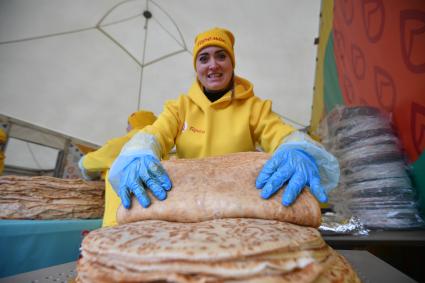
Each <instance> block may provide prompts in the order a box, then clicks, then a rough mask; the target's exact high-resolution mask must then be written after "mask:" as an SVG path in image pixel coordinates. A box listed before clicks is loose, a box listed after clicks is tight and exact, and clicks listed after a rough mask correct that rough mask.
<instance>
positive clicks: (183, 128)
mask: <svg viewBox="0 0 425 283" xmlns="http://www.w3.org/2000/svg"><path fill="white" fill-rule="evenodd" d="M271 106H272V103H271V101H270V100H261V99H260V98H258V97H257V96H255V95H254V92H253V85H252V84H251V83H250V82H249V81H247V80H245V79H243V78H241V77H236V76H235V78H234V91H229V92H227V93H226V94H225V95H224V96H223V97H221V98H220V99H218V100H217V101H215V102H210V100H208V98H207V97H206V96H205V94H204V93H203V91H202V88H201V85H200V83H199V82H198V81H196V82H195V83H194V84H193V85H192V87H191V88H190V90H189V92H188V95H181V96H179V98H178V99H177V100H172V101H168V102H167V103H166V104H165V106H164V111H163V112H162V113H161V115H160V116H159V117H158V119H157V120H156V121H155V123H154V124H153V125H150V126H146V127H145V128H143V129H142V130H141V131H142V132H146V133H150V134H152V135H154V136H155V137H156V138H157V140H158V142H159V143H160V145H161V147H162V155H163V156H162V157H165V156H166V155H167V153H168V152H169V151H170V149H171V148H172V147H173V146H174V145H176V150H177V157H178V158H201V157H206V156H214V155H223V154H228V153H234V152H242V151H255V149H256V143H258V144H259V145H260V146H261V147H262V148H263V149H264V150H265V151H266V152H268V153H272V152H273V151H274V150H275V149H276V148H277V147H278V146H279V145H280V142H281V141H282V139H283V138H284V137H286V136H287V135H289V134H290V133H292V132H293V131H294V130H295V129H294V128H293V127H292V126H290V125H288V124H285V123H284V122H283V121H282V120H281V119H280V117H279V116H278V115H277V114H276V113H274V112H273V111H272V108H271Z"/></svg>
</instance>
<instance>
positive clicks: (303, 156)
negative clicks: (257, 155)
mask: <svg viewBox="0 0 425 283" xmlns="http://www.w3.org/2000/svg"><path fill="white" fill-rule="evenodd" d="M287 181H288V185H287V186H286V189H285V191H284V193H283V196H282V204H283V205H284V206H289V205H291V204H292V203H293V202H294V201H295V199H296V198H297V196H298V195H299V194H300V192H301V190H302V189H303V188H304V187H305V186H309V187H310V191H311V193H312V194H313V195H314V196H315V197H316V198H317V199H318V200H319V201H320V202H327V200H328V198H327V196H326V193H325V190H324V189H323V187H322V185H321V184H320V175H319V170H318V168H317V165H316V162H315V160H314V158H313V157H312V156H311V155H309V154H308V153H307V152H305V151H304V150H302V149H293V148H284V147H282V146H281V147H279V148H278V149H277V150H276V151H275V153H274V154H273V156H272V157H271V158H270V159H269V160H268V161H267V162H266V164H265V165H264V167H263V169H262V170H261V171H260V174H259V175H258V177H257V180H256V183H255V185H256V187H257V189H262V190H261V197H262V198H264V199H268V198H270V197H271V196H272V195H273V194H274V193H276V192H277V191H278V190H279V189H280V188H281V187H282V186H283V184H284V183H285V182H287Z"/></svg>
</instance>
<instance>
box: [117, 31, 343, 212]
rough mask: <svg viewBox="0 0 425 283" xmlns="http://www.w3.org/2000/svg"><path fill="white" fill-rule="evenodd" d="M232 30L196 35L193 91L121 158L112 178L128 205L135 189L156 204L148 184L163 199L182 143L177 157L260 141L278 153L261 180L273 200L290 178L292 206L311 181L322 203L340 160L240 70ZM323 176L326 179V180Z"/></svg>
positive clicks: (286, 199)
mask: <svg viewBox="0 0 425 283" xmlns="http://www.w3.org/2000/svg"><path fill="white" fill-rule="evenodd" d="M233 46H234V37H233V34H232V33H231V32H230V31H228V30H225V29H222V28H213V29H211V30H208V31H205V32H203V33H201V34H199V35H198V36H197V37H196V38H195V45H194V48H193V63H194V67H195V71H196V78H197V79H196V81H195V82H194V83H193V85H192V87H191V88H190V90H189V92H188V94H187V95H181V96H180V97H179V98H178V99H176V100H173V101H168V102H167V103H166V104H165V107H164V111H163V112H162V113H161V115H160V116H159V117H158V119H157V121H155V123H154V124H153V125H151V126H147V127H145V128H144V129H143V130H141V131H140V132H138V133H137V134H135V135H134V137H133V138H132V139H131V140H130V141H129V142H128V143H127V144H126V145H125V146H124V147H123V150H122V151H121V153H120V155H119V156H118V158H117V159H116V160H115V161H114V163H113V165H112V167H111V172H110V181H111V184H112V186H113V187H114V189H115V191H116V192H117V194H118V196H119V197H120V198H121V202H122V204H123V206H124V207H126V208H129V207H130V204H131V201H130V200H131V195H132V194H133V195H135V196H136V198H137V199H138V201H139V202H140V204H141V205H142V206H143V207H148V206H149V205H150V199H149V196H148V194H147V191H146V190H147V189H149V190H151V192H152V193H153V195H154V196H155V197H156V198H157V199H159V200H164V199H165V198H166V196H167V193H166V192H167V191H168V190H170V189H171V187H172V184H171V180H170V178H169V177H168V175H167V173H166V172H165V170H164V169H163V167H162V166H161V164H160V162H159V160H160V159H161V158H164V157H165V156H166V155H167V153H168V152H169V151H170V149H171V148H172V147H173V146H174V145H175V146H176V150H177V157H178V158H201V157H206V156H212V155H223V154H228V153H234V152H242V151H254V150H255V146H256V144H257V143H258V144H259V145H260V146H261V147H262V148H263V149H264V150H265V151H266V152H269V153H273V156H272V158H271V159H270V160H269V161H268V162H267V163H266V164H265V165H264V167H263V169H262V170H261V172H260V174H259V176H258V178H257V181H256V186H257V188H259V189H261V196H262V197H263V198H265V199H268V198H269V197H270V196H271V195H273V194H274V193H275V192H276V191H277V190H279V188H280V187H282V185H283V184H284V183H285V182H287V181H288V186H287V187H286V189H285V192H284V194H283V198H282V204H283V205H286V206H288V205H290V204H291V203H292V202H293V201H294V200H295V198H296V197H297V195H298V194H299V193H300V191H301V190H302V189H303V188H304V186H305V185H308V186H309V187H310V190H311V192H312V193H313V195H315V197H316V198H317V199H318V200H319V201H321V202H326V201H327V197H326V191H328V190H330V189H332V188H333V187H334V186H336V184H337V181H338V176H339V167H338V162H337V161H336V159H335V158H334V157H333V156H332V155H331V154H329V153H327V152H326V151H325V150H324V149H323V148H322V147H321V146H320V145H318V144H316V143H315V142H314V141H312V140H311V139H310V138H308V137H307V136H306V135H303V134H301V133H300V132H297V131H296V130H295V129H294V128H292V127H291V126H290V125H287V124H285V123H283V122H282V121H281V119H280V118H279V116H278V115H276V114H275V113H273V112H272V109H271V102H270V101H263V100H261V99H260V98H258V97H256V96H255V95H254V93H253V85H252V84H251V83H250V82H249V81H247V80H245V79H243V78H240V77H238V76H236V75H235V74H234V68H235V55H234V50H233ZM321 181H322V183H321Z"/></svg>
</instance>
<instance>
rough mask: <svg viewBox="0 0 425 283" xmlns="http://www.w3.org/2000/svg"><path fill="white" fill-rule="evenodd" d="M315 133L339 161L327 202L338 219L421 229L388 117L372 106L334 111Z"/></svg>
mask: <svg viewBox="0 0 425 283" xmlns="http://www.w3.org/2000/svg"><path fill="white" fill-rule="evenodd" d="M318 134H319V136H320V137H321V138H322V143H323V145H324V146H325V147H326V148H327V149H328V150H329V151H330V152H331V153H333V154H334V155H335V157H336V158H337V159H338V160H339V164H340V168H341V176H340V182H339V184H338V187H337V188H336V189H335V190H333V191H332V192H331V193H330V195H329V202H330V204H331V206H332V207H333V208H334V210H335V211H336V212H337V214H339V215H340V217H342V216H341V215H344V217H345V218H348V217H350V216H355V217H358V218H359V220H360V221H361V222H362V223H363V224H364V225H365V226H366V227H368V228H374V229H377V228H378V229H409V228H416V227H421V226H423V225H424V222H423V219H421V217H420V215H419V212H418V207H417V205H418V203H417V198H418V196H417V194H416V191H415V189H414V188H413V186H412V184H411V181H410V179H409V175H408V172H407V171H408V166H407V164H406V162H405V160H404V155H403V152H402V150H401V146H400V142H399V140H398V138H397V136H396V135H395V134H394V132H393V130H392V128H391V123H390V119H389V116H387V115H385V114H383V113H381V112H380V111H379V109H377V108H373V107H367V106H360V107H345V106H338V107H336V108H334V110H333V111H331V112H330V113H329V114H328V115H327V116H326V117H325V119H324V120H323V121H322V123H321V125H320V129H319V132H318Z"/></svg>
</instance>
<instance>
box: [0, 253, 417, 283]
mask: <svg viewBox="0 0 425 283" xmlns="http://www.w3.org/2000/svg"><path fill="white" fill-rule="evenodd" d="M338 252H339V253H341V254H342V255H344V256H345V257H346V258H347V259H348V261H349V262H350V263H351V265H352V266H353V268H354V269H355V270H356V272H357V274H358V275H359V277H360V279H361V280H362V281H363V283H382V282H386V283H413V282H415V281H414V280H413V279H411V278H409V277H408V276H407V275H405V274H403V273H401V272H400V271H398V270H397V269H395V268H394V267H392V266H391V265H389V264H387V263H385V262H384V261H382V260H380V259H379V258H377V257H376V256H374V255H372V254H371V253H369V252H367V251H352V250H338ZM75 276H76V272H75V262H69V263H66V264H61V265H57V266H52V267H49V268H45V269H40V270H37V271H33V272H28V273H23V274H19V275H16V276H11V277H7V278H3V279H0V283H12V282H13V283H20V282H34V283H36V282H43V283H49V282H55V283H58V282H64V283H67V282H68V281H69V280H70V279H72V278H75Z"/></svg>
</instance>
